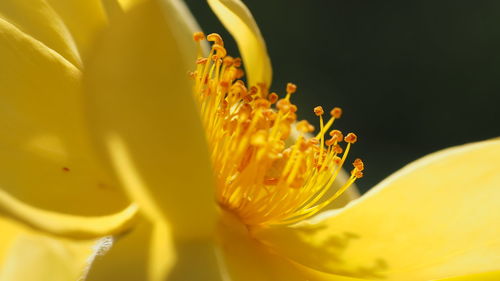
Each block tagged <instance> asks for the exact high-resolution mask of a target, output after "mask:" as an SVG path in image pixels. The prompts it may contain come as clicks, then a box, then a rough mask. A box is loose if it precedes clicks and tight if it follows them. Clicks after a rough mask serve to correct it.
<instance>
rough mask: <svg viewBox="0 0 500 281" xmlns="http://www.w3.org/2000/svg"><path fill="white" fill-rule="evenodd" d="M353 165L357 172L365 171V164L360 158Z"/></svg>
mask: <svg viewBox="0 0 500 281" xmlns="http://www.w3.org/2000/svg"><path fill="white" fill-rule="evenodd" d="M352 165H353V166H354V168H356V170H358V171H363V170H364V169H365V164H364V163H363V161H362V160H361V159H359V158H357V159H356V160H354V162H353V163H352Z"/></svg>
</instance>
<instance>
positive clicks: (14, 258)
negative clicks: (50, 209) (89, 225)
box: [0, 217, 111, 281]
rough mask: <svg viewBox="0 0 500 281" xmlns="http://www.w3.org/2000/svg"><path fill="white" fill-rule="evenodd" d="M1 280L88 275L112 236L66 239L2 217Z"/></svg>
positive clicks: (53, 280)
mask: <svg viewBox="0 0 500 281" xmlns="http://www.w3.org/2000/svg"><path fill="white" fill-rule="evenodd" d="M0 229H2V231H1V232H0V238H1V239H0V264H1V266H0V280H2V281H4V280H5V281H11V280H16V281H68V280H80V278H81V277H84V276H85V274H86V272H87V270H88V267H89V266H90V264H91V263H92V261H93V259H94V257H95V256H96V255H97V254H99V253H101V252H102V251H105V250H106V249H107V248H108V247H109V246H110V245H111V240H110V239H111V238H106V239H98V240H78V241H72V240H66V239H61V238H55V237H51V236H47V235H43V234H41V233H39V232H36V231H33V230H30V229H28V228H26V227H24V226H21V225H19V224H17V223H15V222H12V221H10V220H8V219H6V218H3V217H0Z"/></svg>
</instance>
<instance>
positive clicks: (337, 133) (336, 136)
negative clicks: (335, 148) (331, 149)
mask: <svg viewBox="0 0 500 281" xmlns="http://www.w3.org/2000/svg"><path fill="white" fill-rule="evenodd" d="M330 136H331V137H332V139H333V140H335V141H337V142H341V141H342V140H343V139H344V135H343V134H342V132H341V131H339V130H331V131H330Z"/></svg>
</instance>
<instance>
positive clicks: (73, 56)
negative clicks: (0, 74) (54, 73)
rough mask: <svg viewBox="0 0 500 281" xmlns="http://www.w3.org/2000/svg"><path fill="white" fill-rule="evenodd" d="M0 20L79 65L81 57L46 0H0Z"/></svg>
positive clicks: (67, 31)
mask: <svg viewBox="0 0 500 281" xmlns="http://www.w3.org/2000/svg"><path fill="white" fill-rule="evenodd" d="M0 20H3V21H6V22H8V23H10V24H12V25H14V26H16V27H17V28H18V29H19V30H21V31H22V32H23V33H24V34H25V35H26V36H29V37H30V38H33V39H35V40H37V41H38V42H40V43H41V44H43V45H44V46H46V47H47V48H50V49H51V50H53V51H54V52H56V53H58V54H59V55H61V56H62V57H64V58H65V59H66V60H67V61H68V62H71V63H72V64H73V65H75V66H76V67H78V68H81V58H80V55H79V53H78V49H77V47H76V45H75V42H74V41H73V37H72V35H71V33H70V32H69V30H68V29H67V28H66V25H65V24H64V22H63V21H62V20H61V18H60V17H59V15H58V14H57V13H56V12H55V11H54V9H52V7H51V6H50V5H49V4H48V3H47V2H46V1H43V0H29V1H17V0H3V1H1V2H0ZM2 67H4V66H3V65H2Z"/></svg>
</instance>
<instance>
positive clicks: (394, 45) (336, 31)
mask: <svg viewBox="0 0 500 281" xmlns="http://www.w3.org/2000/svg"><path fill="white" fill-rule="evenodd" d="M245 3H246V4H247V6H248V7H249V8H250V10H251V11H252V13H253V15H254V17H255V19H256V21H257V23H258V24H259V26H260V28H261V31H262V34H263V36H264V38H265V39H266V42H267V46H268V49H269V54H270V56H271V60H272V63H273V69H274V79H273V85H272V90H275V91H278V92H280V93H283V92H284V87H285V85H286V83H287V82H289V81H290V82H294V83H296V84H297V85H298V89H299V91H298V93H297V94H296V95H295V96H294V98H295V102H296V103H297V104H298V105H300V107H299V112H298V114H299V118H302V119H304V118H305V119H308V120H309V121H311V122H312V123H313V124H316V123H317V120H316V117H315V116H314V114H313V113H312V108H313V107H314V106H317V105H322V106H323V107H324V108H325V110H326V109H328V108H332V107H334V106H340V107H342V108H343V109H344V116H343V118H342V119H340V120H339V121H338V122H336V125H337V128H338V129H341V130H342V131H345V132H347V131H353V132H356V133H357V134H358V136H359V142H358V143H356V145H355V146H354V148H353V151H352V155H351V160H352V159H354V158H355V157H361V158H363V160H364V161H365V163H366V176H365V177H364V178H363V179H362V180H359V181H358V185H359V186H360V187H361V189H362V190H363V191H366V190H368V189H369V188H371V187H372V186H373V185H375V184H376V183H378V182H379V181H380V180H382V179H384V178H385V177H386V176H388V175H390V174H391V173H392V172H394V171H396V170H397V169H399V168H401V167H402V166H404V165H405V164H407V163H409V162H410V161H413V160H415V159H417V158H419V157H421V156H424V155H426V154H428V153H431V152H434V151H436V150H439V149H442V148H445V147H449V146H453V145H459V144H463V143H467V142H473V141H479V140H484V139H488V138H493V137H498V136H499V135H500V125H499V123H500V109H499V106H500V1H465V0H457V1H429V0H426V1H419V0H413V1H396V0H394V1H373V0H358V1H355V0H329V1H326V0H325V1H319V0H318V1H303V0H302V1H300V0H269V1H261V0H254V1H245ZM187 4H188V6H189V7H190V9H191V10H192V12H193V13H194V15H195V16H196V18H197V20H198V22H199V23H200V25H201V26H202V28H203V31H205V32H207V33H210V32H217V33H220V34H221V35H223V37H224V38H225V41H226V45H227V46H228V49H229V51H230V54H235V52H237V49H236V47H235V44H234V41H232V38H231V37H230V36H229V34H228V33H227V32H226V31H225V29H224V28H223V27H222V26H221V25H220V23H219V22H218V20H217V19H216V18H215V16H214V15H213V14H212V12H211V10H210V8H209V7H208V5H207V3H206V2H205V1H201V0H190V1H187ZM349 168H350V167H349Z"/></svg>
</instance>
